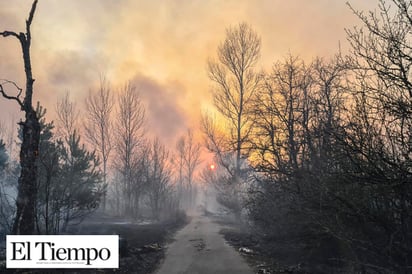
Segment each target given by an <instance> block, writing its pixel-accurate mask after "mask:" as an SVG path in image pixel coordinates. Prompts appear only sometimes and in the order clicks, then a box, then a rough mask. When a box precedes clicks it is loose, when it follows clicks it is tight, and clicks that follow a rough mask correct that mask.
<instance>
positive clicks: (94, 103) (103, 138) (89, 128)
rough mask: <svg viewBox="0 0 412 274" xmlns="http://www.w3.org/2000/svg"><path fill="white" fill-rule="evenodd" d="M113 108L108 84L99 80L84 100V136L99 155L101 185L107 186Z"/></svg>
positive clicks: (104, 207) (104, 206) (104, 199)
mask: <svg viewBox="0 0 412 274" xmlns="http://www.w3.org/2000/svg"><path fill="white" fill-rule="evenodd" d="M113 106H114V98H113V95H112V91H111V87H110V84H109V83H108V82H107V80H106V79H105V78H101V79H100V87H99V89H98V90H97V91H96V92H91V91H90V92H89V96H88V97H87V98H86V111H87V112H86V119H87V120H86V124H85V134H86V138H87V140H88V141H89V143H90V144H91V145H92V146H93V147H94V149H95V150H96V151H97V152H98V153H99V155H100V158H101V160H102V164H103V183H104V185H107V164H108V161H109V156H110V153H111V151H112V120H111V113H112V110H113ZM105 209H106V194H105V195H104V197H103V210H105Z"/></svg>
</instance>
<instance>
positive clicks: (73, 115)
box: [56, 91, 80, 141]
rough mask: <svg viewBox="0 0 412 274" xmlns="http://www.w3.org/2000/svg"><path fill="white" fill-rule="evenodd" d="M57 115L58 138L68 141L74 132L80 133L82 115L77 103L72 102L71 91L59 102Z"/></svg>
mask: <svg viewBox="0 0 412 274" xmlns="http://www.w3.org/2000/svg"><path fill="white" fill-rule="evenodd" d="M56 114H57V119H56V122H57V123H56V126H57V137H59V138H62V139H63V140H65V141H67V140H68V139H69V138H70V136H71V135H72V134H73V132H75V131H76V130H77V131H78V126H79V114H80V112H79V111H78V110H77V105H76V103H75V102H72V101H71V100H70V95H69V91H66V93H65V94H64V96H63V97H62V98H60V99H58V100H57V103H56Z"/></svg>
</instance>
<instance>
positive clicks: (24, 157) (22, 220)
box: [0, 0, 40, 234]
mask: <svg viewBox="0 0 412 274" xmlns="http://www.w3.org/2000/svg"><path fill="white" fill-rule="evenodd" d="M36 6H37V0H35V1H34V2H33V4H32V6H31V10H30V13H29V18H28V19H27V20H26V32H25V33H24V32H20V33H17V32H14V31H3V32H0V35H1V36H3V37H9V36H11V37H14V38H16V39H17V40H18V41H19V42H20V46H21V50H22V54H23V62H24V71H25V76H26V88H25V92H24V98H23V100H21V95H22V92H23V90H22V89H20V88H18V87H17V85H16V84H15V83H14V82H10V81H3V82H2V83H1V84H0V93H1V95H2V96H3V97H4V98H6V99H8V100H13V101H15V102H17V104H18V105H19V106H20V108H21V110H22V111H23V112H24V113H25V121H24V122H20V126H21V127H22V135H23V138H22V144H21V150H20V164H21V173H20V177H19V186H18V194H17V201H16V206H17V210H16V216H15V219H14V224H13V233H14V234H32V233H33V232H34V225H35V208H36V199H37V188H36V178H37V158H38V155H39V139H40V124H39V118H38V117H37V115H36V111H35V109H34V108H33V105H32V98H33V84H34V78H33V74H32V67H31V58H30V45H31V31H30V27H31V23H32V21H33V17H34V13H35V11H36ZM6 83H12V85H13V86H15V87H16V88H17V89H18V93H17V95H9V94H7V93H6V91H5V90H4V84H6Z"/></svg>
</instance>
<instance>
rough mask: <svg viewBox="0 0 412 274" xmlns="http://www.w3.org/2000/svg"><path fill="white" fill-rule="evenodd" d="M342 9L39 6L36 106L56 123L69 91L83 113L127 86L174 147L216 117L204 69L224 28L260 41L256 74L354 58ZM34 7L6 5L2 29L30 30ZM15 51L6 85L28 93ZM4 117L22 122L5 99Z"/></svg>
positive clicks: (0, 44) (99, 2) (296, 2)
mask: <svg viewBox="0 0 412 274" xmlns="http://www.w3.org/2000/svg"><path fill="white" fill-rule="evenodd" d="M345 2H346V1H330V0H313V1H303V0H291V1H280V0H261V1H252V0H228V1H220V0H171V1H152V0H124V1H115V0H88V1H84V0H66V1H56V0H42V1H39V4H38V6H37V11H36V14H35V18H34V21H33V24H32V37H33V40H32V49H31V50H32V65H33V75H34V78H35V79H36V82H35V86H34V89H35V92H34V102H35V101H37V100H39V101H40V102H41V104H42V105H43V106H45V107H46V108H47V109H48V114H47V115H48V119H49V120H52V119H53V118H54V117H55V111H54V110H55V104H56V100H57V99H58V98H59V97H61V96H62V95H63V94H64V93H65V92H66V91H69V93H70V96H71V98H72V100H75V101H77V102H78V105H79V108H80V109H82V108H84V98H85V97H86V95H87V93H88V91H89V89H94V88H96V87H97V85H98V83H99V79H100V78H99V77H100V75H101V74H104V75H106V78H107V79H108V80H109V81H110V82H111V84H112V85H113V86H114V87H120V86H122V85H124V84H125V82H126V81H130V82H131V83H132V84H133V85H134V86H136V88H137V89H138V90H139V91H140V93H141V98H142V100H143V101H144V103H145V105H146V109H147V112H146V114H147V115H146V116H147V119H148V123H147V124H148V125H149V127H148V131H149V132H150V133H151V134H153V135H156V136H159V137H160V139H161V140H162V141H163V142H165V143H166V144H169V145H170V146H174V143H175V141H176V139H177V138H178V137H179V136H180V135H182V134H183V133H184V132H186V130H187V128H193V129H194V130H197V129H198V125H199V121H200V115H201V113H202V111H205V110H206V109H210V108H211V105H212V103H211V101H212V100H211V99H212V98H211V92H210V87H211V85H210V81H209V79H208V75H207V71H206V67H207V61H208V59H209V58H215V57H216V50H217V48H218V46H219V43H220V42H221V41H222V40H223V39H224V37H225V29H226V28H227V27H229V26H233V25H236V24H238V23H240V22H246V23H248V24H250V25H251V26H252V27H253V28H254V29H255V30H256V31H257V33H258V34H259V35H260V36H261V38H262V46H261V49H262V50H261V59H260V62H259V64H258V66H257V69H258V70H260V69H262V70H269V69H270V68H271V66H272V64H273V63H274V62H276V61H277V60H281V59H282V58H284V57H285V56H286V55H287V54H288V53H291V54H294V55H298V56H300V57H302V58H303V59H306V60H311V59H313V58H314V57H315V56H323V57H326V58H327V57H329V56H332V55H333V54H335V53H336V52H337V51H338V48H339V45H340V46H341V48H342V50H343V51H344V50H347V48H348V44H347V43H346V34H345V30H344V29H345V28H351V27H353V26H355V25H357V24H359V22H358V19H357V18H356V16H354V15H353V14H352V12H351V11H350V9H349V8H348V7H347V5H346V4H345ZM349 2H351V4H352V5H353V7H354V8H356V9H360V10H370V9H373V8H375V6H376V1H375V0H351V1H349ZM31 3H32V1H31V0H24V1H1V2H0V29H1V30H13V31H16V32H20V31H24V27H25V26H24V23H25V19H26V18H27V15H28V11H29V10H30V7H31ZM18 46H19V45H18V44H17V43H16V41H14V40H13V39H4V38H2V39H0V60H1V62H0V79H9V80H13V81H16V82H17V83H18V84H19V85H20V86H24V69H23V67H22V61H21V51H20V49H19V47H18ZM0 109H2V110H1V114H2V115H1V117H2V119H8V117H6V116H7V115H16V116H18V115H20V114H19V109H18V107H16V105H14V104H12V103H11V102H8V101H6V100H4V99H0ZM10 113H11V114H10ZM3 114H7V115H6V116H5V115H3Z"/></svg>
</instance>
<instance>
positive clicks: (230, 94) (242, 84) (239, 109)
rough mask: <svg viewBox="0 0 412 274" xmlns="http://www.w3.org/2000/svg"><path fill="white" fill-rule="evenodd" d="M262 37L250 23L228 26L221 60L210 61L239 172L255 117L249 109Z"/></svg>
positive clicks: (216, 101)
mask: <svg viewBox="0 0 412 274" xmlns="http://www.w3.org/2000/svg"><path fill="white" fill-rule="evenodd" d="M260 43H261V42H260V38H259V36H258V34H257V33H256V32H255V31H254V30H253V29H252V28H251V27H250V26H249V25H247V24H246V23H241V24H239V25H238V26H236V27H231V28H228V29H227V30H226V38H225V40H224V42H223V43H222V44H220V46H219V48H218V51H217V54H218V61H209V63H208V72H209V78H210V80H211V81H212V82H213V83H214V84H215V86H214V89H213V99H214V105H215V107H216V108H217V110H218V111H219V112H220V113H221V114H222V115H223V117H224V118H225V119H226V121H227V122H228V130H229V131H230V139H231V145H232V150H233V152H234V153H236V164H235V174H236V176H239V174H240V167H241V158H242V156H245V155H242V154H246V150H245V149H246V147H245V144H246V143H247V141H248V139H249V135H250V132H251V128H252V127H251V125H252V120H251V119H250V116H249V115H248V114H249V111H250V106H251V102H252V99H253V97H254V95H255V92H256V90H257V88H258V85H259V82H260V75H259V74H257V73H256V72H255V70H254V68H255V66H256V63H257V61H258V59H259V57H260Z"/></svg>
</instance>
